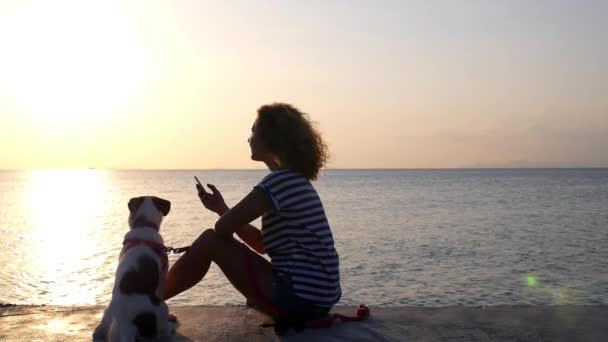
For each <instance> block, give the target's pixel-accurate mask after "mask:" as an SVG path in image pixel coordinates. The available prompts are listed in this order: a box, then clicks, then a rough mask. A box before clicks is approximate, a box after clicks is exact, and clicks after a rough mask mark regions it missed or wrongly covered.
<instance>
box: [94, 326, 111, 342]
mask: <svg viewBox="0 0 608 342" xmlns="http://www.w3.org/2000/svg"><path fill="white" fill-rule="evenodd" d="M107 339H108V336H107V335H106V332H105V331H104V330H103V329H101V328H100V327H99V326H98V327H97V328H95V331H93V341H105V340H107Z"/></svg>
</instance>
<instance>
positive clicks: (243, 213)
mask: <svg viewBox="0 0 608 342" xmlns="http://www.w3.org/2000/svg"><path fill="white" fill-rule="evenodd" d="M269 210H270V203H269V200H268V197H266V194H265V193H264V192H263V191H262V190H260V189H258V188H254V189H253V190H251V192H250V193H249V194H248V195H247V196H245V198H243V199H242V200H241V201H240V202H239V203H238V204H237V205H235V206H234V207H233V208H232V209H229V210H228V211H226V212H225V213H224V214H223V215H222V217H220V219H219V220H217V222H216V223H215V231H216V232H217V233H218V235H219V236H223V237H229V236H232V234H233V233H237V234H238V236H239V237H240V238H241V239H242V240H243V241H244V242H245V243H246V244H247V245H249V246H250V247H251V248H253V249H254V250H255V251H257V252H258V253H264V252H265V250H264V246H263V244H262V234H261V232H260V230H258V229H257V228H255V227H254V226H252V225H250V224H249V222H251V221H253V220H255V219H256V218H258V217H260V216H262V215H263V214H264V212H266V211H269Z"/></svg>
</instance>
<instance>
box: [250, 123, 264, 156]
mask: <svg viewBox="0 0 608 342" xmlns="http://www.w3.org/2000/svg"><path fill="white" fill-rule="evenodd" d="M257 123H258V121H257V120H256V121H255V122H254V123H253V126H251V135H250V136H249V139H247V141H248V142H249V147H250V148H251V159H252V160H255V161H264V160H265V158H266V157H267V156H266V155H267V154H268V153H267V152H266V149H265V148H264V146H263V145H264V144H263V143H262V141H261V139H260V137H259V135H257Z"/></svg>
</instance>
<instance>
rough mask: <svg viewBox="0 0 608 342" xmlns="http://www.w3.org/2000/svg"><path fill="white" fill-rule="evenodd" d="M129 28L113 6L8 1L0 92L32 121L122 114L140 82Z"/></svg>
mask: <svg viewBox="0 0 608 342" xmlns="http://www.w3.org/2000/svg"><path fill="white" fill-rule="evenodd" d="M133 26H134V25H133V24H132V23H131V20H130V17H129V13H128V11H127V9H126V8H124V7H120V6H119V5H118V4H116V3H113V2H95V3H91V2H81V1H70V0H64V1H53V2H38V3H35V4H34V3H30V2H21V1H20V2H14V3H11V4H10V5H8V8H7V9H5V10H4V11H3V12H2V14H0V28H1V29H0V44H1V46H2V48H3V53H2V54H3V57H2V59H3V63H0V74H2V77H1V78H0V89H2V90H3V91H4V92H5V93H7V94H9V96H10V99H11V101H10V102H11V107H13V108H14V109H15V110H17V111H18V112H20V113H23V114H24V115H26V116H27V117H29V118H30V119H31V120H34V121H36V122H40V121H53V122H55V123H73V122H84V121H97V120H99V119H102V118H105V117H107V116H108V115H111V114H113V113H115V112H116V111H119V110H122V109H124V107H126V106H128V103H129V100H130V98H132V97H133V96H134V95H135V94H136V93H137V92H138V91H139V90H141V87H142V85H143V83H144V78H145V68H146V53H145V49H144V47H143V46H142V44H141V39H139V38H138V37H137V33H138V32H137V31H136V30H135V28H134V27H133ZM15 37H19V39H15Z"/></svg>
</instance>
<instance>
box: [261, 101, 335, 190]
mask: <svg viewBox="0 0 608 342" xmlns="http://www.w3.org/2000/svg"><path fill="white" fill-rule="evenodd" d="M256 130H257V132H256V134H258V135H259V137H260V139H261V140H262V142H263V143H264V145H265V146H266V147H267V148H268V150H269V151H270V152H272V153H274V154H276V155H277V157H279V159H280V160H281V163H282V164H284V165H282V166H284V167H288V168H290V169H292V170H294V171H296V172H299V173H301V174H303V175H304V176H305V177H306V178H308V179H309V180H315V179H317V176H318V174H319V171H320V170H321V169H322V168H323V167H324V166H325V163H326V162H327V160H328V158H329V152H328V150H327V145H326V144H325V142H323V139H322V138H321V134H320V133H319V132H318V131H317V129H316V128H315V127H314V123H313V122H311V121H310V118H309V116H308V114H306V113H303V112H301V111H300V110H299V109H297V108H296V107H294V106H292V105H290V104H286V103H273V104H269V105H264V106H262V107H260V108H259V109H258V115H257V124H256Z"/></svg>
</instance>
